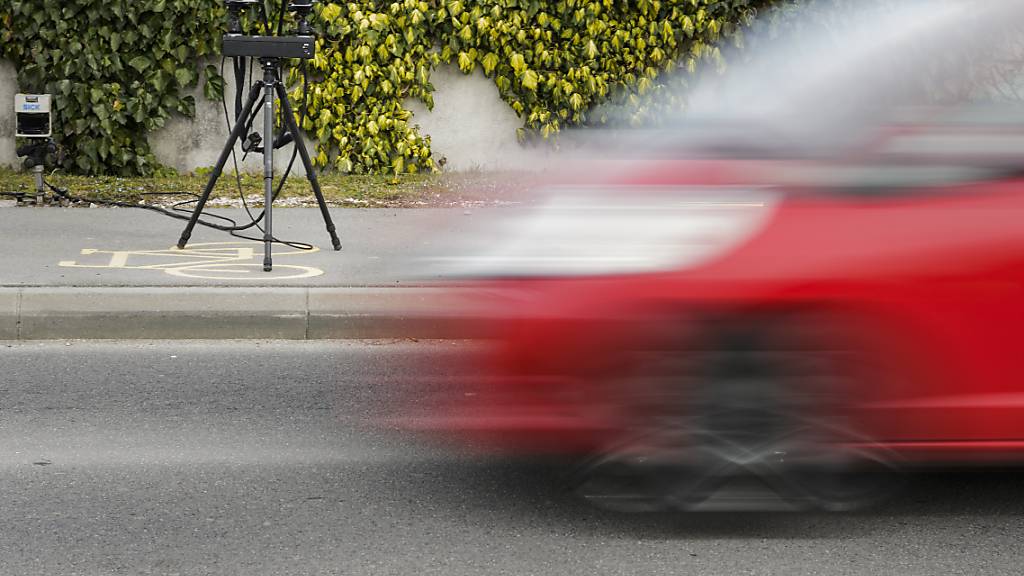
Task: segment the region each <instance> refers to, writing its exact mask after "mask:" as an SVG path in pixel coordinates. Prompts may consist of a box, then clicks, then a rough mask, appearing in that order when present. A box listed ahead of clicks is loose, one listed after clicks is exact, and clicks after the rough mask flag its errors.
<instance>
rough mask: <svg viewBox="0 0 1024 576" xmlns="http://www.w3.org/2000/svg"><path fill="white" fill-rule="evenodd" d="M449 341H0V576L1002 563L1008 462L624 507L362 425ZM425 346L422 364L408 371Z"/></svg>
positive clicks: (860, 570) (1008, 569)
mask: <svg viewBox="0 0 1024 576" xmlns="http://www.w3.org/2000/svg"><path fill="white" fill-rule="evenodd" d="M463 346H464V345H462V344H458V343H429V344H428V343H412V342H405V343H384V342H373V343H366V342H363V343H358V342H348V343H338V342H280V343H279V342H272V343H267V342H262V343H258V342H247V343H208V342H207V343H181V342H173V343H145V342H144V343H137V342H133V343H80V342H73V343H67V344H66V343H63V342H57V343H28V344H11V345H7V344H2V343H0V378H2V383H0V495H2V496H0V519H2V524H0V574H17V575H22V574H46V575H53V574H89V575H93V574H97V575H98V574H104V575H106V574H188V575H196V574H245V575H261V574H268V575H269V574H274V575H282V574H374V575H376V574H417V575H419V574H473V575H477V574H517V575H519V574H557V575H559V576H562V575H572V574H628V575H632V574H722V575H730V576H735V575H740V574H780V575H797V574H865V575H880V574H900V575H911V574H921V575H933V574H1020V570H1021V566H1022V565H1024V547H1022V546H1021V544H1020V541H1021V537H1022V535H1024V498H1022V490H1024V488H1022V487H1024V483H1022V482H1021V476H1022V474H1020V473H1015V472H1008V471H988V472H984V473H981V474H969V475H966V474H948V473H945V474H942V475H937V476H932V477H926V478H921V479H917V480H915V481H913V483H912V485H911V488H910V490H909V491H908V492H907V493H905V494H903V495H902V496H900V497H899V498H897V499H896V500H894V501H892V502H890V503H889V504H886V505H885V506H882V507H880V508H877V509H874V510H870V511H865V512H859V513H856V514H845V515H825V514H812V515H797V514H749V513H748V514H724V515H723V514H719V515H708V514H694V515H671V514H659V515H647V516H623V515H618V514H613V513H609V512H602V511H597V510H593V509H591V508H589V507H588V506H587V505H585V504H583V503H581V502H579V501H577V500H576V499H574V498H573V497H571V496H569V495H567V494H565V493H564V492H563V491H562V490H561V489H560V488H559V484H558V482H557V478H558V477H557V474H556V473H555V472H553V471H552V470H550V469H548V468H544V467H540V466H536V465H526V464H522V463H513V462H507V461H502V460H496V459H490V460H480V459H471V458H467V457H458V458H456V457H449V456H445V454H444V453H443V452H440V451H439V450H437V449H436V448H435V447H431V446H426V445H424V444H421V443H417V442H412V441H410V440H409V439H407V438H403V437H398V436H395V435H393V434H390V433H386V432H382V431H380V430H377V429H374V428H372V427H367V426H365V425H364V423H363V422H364V420H365V419H366V418H367V417H369V416H372V415H373V414H374V413H375V411H376V407H378V406H379V405H380V404H381V403H382V402H386V401H387V400H389V399H390V398H393V397H394V395H395V394H397V393H398V392H400V390H401V388H402V387H404V386H408V385H409V384H408V383H407V382H408V380H409V377H410V376H422V377H424V378H425V379H426V380H429V379H430V377H431V376H440V375H445V374H448V373H449V370H450V368H449V366H448V363H447V362H446V361H445V359H446V358H451V355H453V354H458V353H460V351H461V350H463ZM425 354H430V355H436V357H437V360H436V361H435V362H434V363H432V364H431V365H429V366H428V367H426V368H424V367H423V366H422V363H421V362H416V363H414V362H412V360H415V359H417V358H423V357H424V355H425Z"/></svg>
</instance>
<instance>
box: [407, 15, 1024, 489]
mask: <svg viewBox="0 0 1024 576" xmlns="http://www.w3.org/2000/svg"><path fill="white" fill-rule="evenodd" d="M914 6H916V7H917V8H916V9H920V10H922V12H919V13H918V12H912V14H913V15H914V16H915V18H919V19H921V21H922V22H926V23H924V24H922V25H921V26H919V27H917V28H915V29H914V30H913V31H909V30H908V31H904V30H903V29H900V30H898V31H896V32H895V33H893V34H884V33H882V32H877V31H876V27H877V22H878V21H876V20H872V19H867V18H866V19H865V21H864V22H863V23H860V24H856V25H853V26H852V27H851V31H850V32H849V35H848V36H843V35H838V36H837V38H838V39H839V40H838V41H836V42H834V43H832V39H831V38H832V37H831V36H829V38H828V39H826V41H825V42H823V46H824V47H827V48H828V49H830V50H835V51H836V54H833V55H832V56H829V57H823V56H822V53H821V51H820V50H818V49H815V48H811V49H810V50H809V51H808V52H807V54H809V55H808V56H806V57H804V59H803V60H796V61H795V62H797V63H795V64H794V63H793V62H794V60H793V58H791V57H790V56H792V55H791V54H790V53H789V52H785V51H784V52H783V55H784V56H785V58H782V59H781V60H779V61H777V62H776V64H775V65H774V66H764V65H759V66H754V67H751V68H750V69H748V71H747V75H746V76H744V75H743V74H740V75H739V80H738V81H736V82H734V83H733V84H731V85H726V86H725V90H724V91H721V90H718V91H716V90H717V89H716V90H710V91H706V92H704V93H699V92H698V97H695V98H694V100H695V101H701V102H702V103H703V104H704V105H705V107H706V108H707V109H709V110H711V111H712V114H711V115H710V117H711V118H712V120H713V121H712V122H710V123H708V124H701V121H700V119H699V115H696V116H695V117H696V118H697V119H690V120H687V121H685V122H683V123H682V124H680V125H679V126H678V128H677V130H676V131H674V132H673V131H672V130H666V131H665V132H669V135H668V136H667V137H664V138H659V137H657V136H653V135H652V136H650V137H644V136H641V137H639V138H636V139H635V140H634V141H632V143H630V142H629V141H627V142H626V144H624V145H622V146H620V152H621V150H623V149H624V150H626V153H625V154H622V153H619V154H618V155H617V156H616V155H612V157H611V159H608V158H605V159H602V160H597V161H593V162H590V163H584V164H583V166H582V168H580V169H578V170H575V171H566V172H562V177H561V181H560V182H558V183H556V184H559V186H556V187H555V190H554V192H553V196H554V200H553V201H552V202H551V203H549V204H547V205H545V206H544V207H542V208H541V209H540V210H538V214H537V215H536V217H535V218H534V219H532V220H531V219H526V220H524V221H523V222H521V223H520V225H519V226H518V228H513V229H511V232H510V233H509V234H508V235H506V236H505V237H503V239H502V240H500V241H499V242H498V246H497V248H496V252H495V254H492V255H491V256H490V257H485V258H483V259H477V260H472V262H474V263H476V264H482V266H478V267H477V270H476V272H472V273H471V276H473V277H475V278H476V279H475V280H471V281H469V282H467V283H465V284H464V285H463V286H462V287H463V288H470V289H472V290H470V292H471V293H473V292H475V293H477V294H480V296H478V299H479V300H480V301H481V302H482V304H481V303H480V302H478V306H483V310H484V312H485V313H484V314H483V315H482V316H483V317H484V318H486V320H485V322H488V323H489V326H488V328H487V333H489V334H491V335H492V336H494V340H493V341H492V346H491V347H490V349H489V352H488V353H487V354H486V355H485V356H484V358H483V359H482V369H483V372H484V374H485V377H484V378H482V379H481V380H479V381H475V382H471V383H469V384H468V385H465V386H464V385H463V384H464V383H457V382H454V381H453V382H450V383H449V386H446V387H443V388H442V390H441V392H440V394H439V397H438V398H435V399H434V402H433V403H429V402H426V401H424V400H423V398H417V399H416V400H415V401H414V404H415V407H414V408H413V407H409V409H408V410H406V411H405V412H404V413H403V421H404V424H405V425H406V426H408V427H412V428H417V429H429V430H433V431H435V432H443V433H445V434H446V435H449V436H451V435H454V436H455V437H456V438H457V439H459V440H460V441H462V442H463V443H465V444H468V445H471V446H474V447H476V448H481V449H490V450H497V451H501V452H511V453H517V454H550V455H561V456H573V457H577V458H578V459H579V460H580V461H581V462H583V463H584V464H583V466H582V468H583V470H584V472H585V476H586V477H587V478H593V477H595V476H598V475H601V474H604V475H607V476H615V477H617V478H619V479H621V478H622V477H626V476H628V477H632V479H634V480H635V479H639V481H629V482H620V483H619V484H615V483H608V482H605V483H603V484H601V490H596V489H595V490H591V492H595V491H596V492H601V491H603V492H604V494H603V495H602V497H605V496H607V497H611V498H612V499H615V498H618V499H619V500H620V501H621V500H627V501H641V500H642V501H654V502H655V503H656V504H665V503H668V504H670V505H678V506H681V507H689V506H691V505H693V504H695V503H698V502H700V501H702V500H704V499H705V498H707V497H708V496H709V495H710V494H711V493H713V492H714V491H715V490H717V489H718V488H720V487H721V486H722V485H723V484H725V482H726V481H727V480H729V479H730V478H732V477H733V476H734V475H739V474H747V473H752V474H753V475H754V476H758V477H760V478H762V479H768V480H769V484H773V481H774V480H776V479H778V478H781V479H782V482H775V483H774V485H773V486H772V487H774V488H777V490H776V491H778V492H779V493H787V491H788V495H793V494H796V496H797V497H798V498H797V499H800V498H802V497H808V498H805V499H809V500H811V501H813V502H814V503H815V504H820V505H824V506H825V507H831V508H844V507H849V505H854V504H856V503H859V502H863V501H864V500H865V499H864V497H865V496H866V495H867V494H869V493H871V492H872V491H873V490H874V488H875V487H877V486H878V485H875V484H872V483H871V482H863V483H861V485H862V486H863V487H864V490H863V491H861V490H860V489H859V488H852V489H848V487H846V486H845V485H844V482H843V481H841V480H840V478H841V477H845V476H848V475H847V472H848V471H851V470H855V469H856V470H859V469H861V468H862V465H864V464H869V467H871V466H873V467H874V468H875V469H876V470H884V471H890V470H895V469H898V468H902V467H904V466H909V465H914V464H921V463H929V464H933V463H969V462H973V463H977V462H980V461H986V462H1006V461H1013V462H1017V461H1020V460H1022V459H1024V170H1022V168H1024V121H1022V120H1024V116H1022V114H1021V112H1020V108H1016V109H1012V108H1008V107H1001V106H995V105H993V104H992V103H991V102H986V104H983V105H981V106H971V105H967V106H963V105H961V104H957V105H956V106H947V107H939V108H928V107H924V108H922V107H920V106H909V107H907V106H904V105H903V104H899V105H896V106H893V105H892V103H893V102H895V101H897V100H900V98H902V96H904V95H906V94H907V93H908V92H907V91H906V89H907V86H905V85H903V81H904V80H905V79H906V78H907V75H908V74H907V73H908V71H919V70H926V69H927V66H924V65H921V62H917V63H916V64H915V62H914V61H913V60H908V61H907V62H895V60H896V59H888V60H887V59H884V58H880V55H881V54H883V53H886V54H887V52H885V50H884V48H885V47H886V46H887V45H888V44H886V43H887V42H888V43H890V44H891V45H888V46H889V47H890V48H891V47H892V46H896V45H899V43H900V42H902V41H903V39H904V38H906V37H908V36H913V38H911V39H910V40H909V42H911V43H914V42H918V43H920V44H919V46H921V47H923V48H925V49H923V50H921V51H920V52H915V53H914V54H917V56H915V57H923V58H924V59H925V60H927V59H929V58H932V57H934V59H935V61H936V62H938V61H939V60H940V59H941V58H944V57H946V56H950V55H952V56H954V57H956V56H959V55H961V52H957V50H958V48H957V45H956V44H955V43H951V42H950V41H949V38H950V34H951V32H952V31H961V32H962V31H964V30H968V28H969V30H968V31H967V32H965V33H966V34H968V35H970V36H971V37H972V38H973V39H974V40H972V41H977V39H979V38H980V39H983V40H984V39H988V38H994V37H995V36H994V35H993V34H991V30H992V29H993V27H994V26H998V25H1001V23H1002V22H1005V21H1007V20H1006V18H1004V17H1003V16H1005V14H1006V13H1004V12H1003V11H1005V10H1019V9H1020V8H1021V5H1020V3H1018V2H1011V1H1007V2H994V3H992V4H986V6H988V8H989V9H990V11H989V12H986V11H984V10H981V11H971V12H965V11H968V10H974V9H975V7H976V6H975V5H973V4H972V5H970V6H969V5H968V4H965V3H956V2H951V3H944V4H942V6H943V7H944V8H943V9H942V10H939V11H936V10H935V9H934V6H931V5H928V6H924V5H916V4H915V5H913V6H911V7H910V10H914V9H915V8H914ZM943 10H944V11H943ZM1013 13H1016V12H1013ZM965 14H969V15H970V16H971V17H972V18H973V17H974V16H978V15H980V16H978V23H977V27H976V28H975V27H968V28H964V27H963V26H962V25H961V24H962V22H963V18H964V17H965ZM972 26H973V25H972ZM876 36H877V37H878V38H882V39H883V40H882V41H881V42H880V43H878V44H873V43H872V42H871V41H872V40H873V39H874V38H875V37H876ZM844 38H845V40H844ZM857 38H859V39H860V40H863V41H860V42H853V41H852V40H851V39H857ZM965 45H967V44H965ZM945 52H949V54H945ZM901 54H903V53H901ZM836 57H839V58H842V61H843V62H844V63H846V64H847V65H848V66H849V67H848V68H846V69H844V70H853V69H855V68H856V67H857V66H861V68H862V72H863V73H862V74H861V76H857V74H855V73H852V72H851V73H850V74H845V75H840V74H838V73H837V72H838V71H837V69H836V68H835V66H833V65H832V61H833V60H832V58H836ZM901 57H904V56H901ZM908 63H909V64H910V65H909V66H905V67H903V65H904V64H908ZM814 66H817V67H818V68H817V69H815V68H814ZM780 69H787V70H791V71H792V73H793V75H792V76H786V75H785V74H782V75H781V76H778V77H776V76H773V75H772V74H767V73H766V72H765V71H766V70H772V71H775V70H780ZM787 73H788V72H787ZM890 73H891V74H890ZM956 75H962V76H965V78H964V80H965V82H967V83H968V84H965V85H969V82H972V81H974V79H975V77H976V76H977V75H971V74H968V72H965V71H964V68H963V67H955V68H954V72H953V76H956ZM819 78H820V80H818V79H819ZM787 79H788V80H787ZM808 79H810V80H808ZM766 82H768V83H771V84H770V86H768V87H767V88H766V87H765V86H766ZM907 85H909V82H908V83H907ZM963 92H964V93H966V92H967V91H963ZM755 94H756V97H754V95H755ZM893 94H896V95H899V97H898V98H894V99H892V100H890V99H888V96H890V95H893ZM701 95H703V96H704V98H703V100H701V98H700V97H699V96H701ZM722 95H724V96H725V99H723V97H722ZM922 112H923V113H922ZM716 114H717V116H715V115H716ZM715 118H717V120H715ZM723 118H724V121H723ZM627 140H628V139H627ZM683 140H686V141H683ZM633 144H635V146H633ZM637 151H639V155H637ZM631 156H632V158H633V159H632V160H624V157H625V158H629V157H631ZM566 196H567V197H569V198H570V199H572V198H575V200H571V201H569V202H562V201H561V200H560V198H563V197H566ZM477 244H484V242H477ZM501 244H508V247H507V248H503V247H502V246H501ZM495 294H500V295H502V298H503V299H496V298H494V296H493V295H495ZM477 309H479V308H477ZM822 471H824V472H822ZM587 481H588V480H586V479H585V480H584V482H587ZM858 482H859V480H858Z"/></svg>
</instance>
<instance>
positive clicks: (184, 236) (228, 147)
mask: <svg viewBox="0 0 1024 576" xmlns="http://www.w3.org/2000/svg"><path fill="white" fill-rule="evenodd" d="M262 89H263V83H262V82H257V83H256V84H255V85H254V86H253V88H252V90H251V91H250V92H249V102H248V104H246V105H245V110H244V113H243V114H241V115H239V116H238V120H236V121H235V127H234V128H233V129H232V130H231V136H230V137H228V142H227V144H225V145H224V150H223V151H221V153H220V158H219V159H218V160H217V165H216V166H214V167H213V172H211V173H210V179H209V180H208V181H207V182H206V188H204V189H203V194H202V195H201V196H200V197H199V201H198V202H197V203H196V209H195V210H194V211H193V212H192V217H191V218H189V220H188V225H187V226H185V230H184V231H183V232H182V233H181V238H179V239H178V249H179V250H181V249H184V248H185V245H186V244H188V239H189V238H191V237H192V229H193V228H195V227H196V223H197V222H199V215H200V214H202V213H203V208H205V207H206V201H207V200H209V199H210V194H211V193H212V192H213V187H214V186H216V185H217V180H218V179H219V178H220V175H221V174H222V173H223V172H224V166H225V165H227V163H228V158H230V157H231V151H232V150H234V148H235V142H237V141H238V139H239V138H241V137H242V132H244V131H245V125H246V120H247V119H248V118H249V114H251V111H252V108H253V106H255V105H256V100H257V99H258V98H259V97H260V93H261V91H262Z"/></svg>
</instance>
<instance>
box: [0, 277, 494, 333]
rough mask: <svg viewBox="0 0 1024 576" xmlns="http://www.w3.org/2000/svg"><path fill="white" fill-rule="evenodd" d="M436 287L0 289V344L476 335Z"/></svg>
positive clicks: (478, 318) (476, 327) (452, 297)
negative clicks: (28, 341)
mask: <svg viewBox="0 0 1024 576" xmlns="http://www.w3.org/2000/svg"><path fill="white" fill-rule="evenodd" d="M466 295H467V294H466V293H464V292H463V293H460V292H459V291H458V290H447V289H439V288H231V287H224V288H197V287H153V288H58V287H24V288H0V339H2V340H65V339H67V340H71V339H285V340H306V339H309V340H316V339H373V338H423V339H433V338H477V337H484V336H486V329H485V326H486V324H487V323H486V322H484V321H483V317H482V310H481V309H479V308H478V309H477V312H478V313H474V310H473V309H472V307H470V306H469V305H468V302H469V300H468V299H467V298H465V296H466Z"/></svg>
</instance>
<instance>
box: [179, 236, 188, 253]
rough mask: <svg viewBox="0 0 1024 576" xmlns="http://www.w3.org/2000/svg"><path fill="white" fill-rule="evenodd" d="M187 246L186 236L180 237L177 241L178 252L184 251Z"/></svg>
mask: <svg viewBox="0 0 1024 576" xmlns="http://www.w3.org/2000/svg"><path fill="white" fill-rule="evenodd" d="M186 244H188V236H182V237H181V238H179V239H178V250H184V249H185V245H186Z"/></svg>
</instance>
